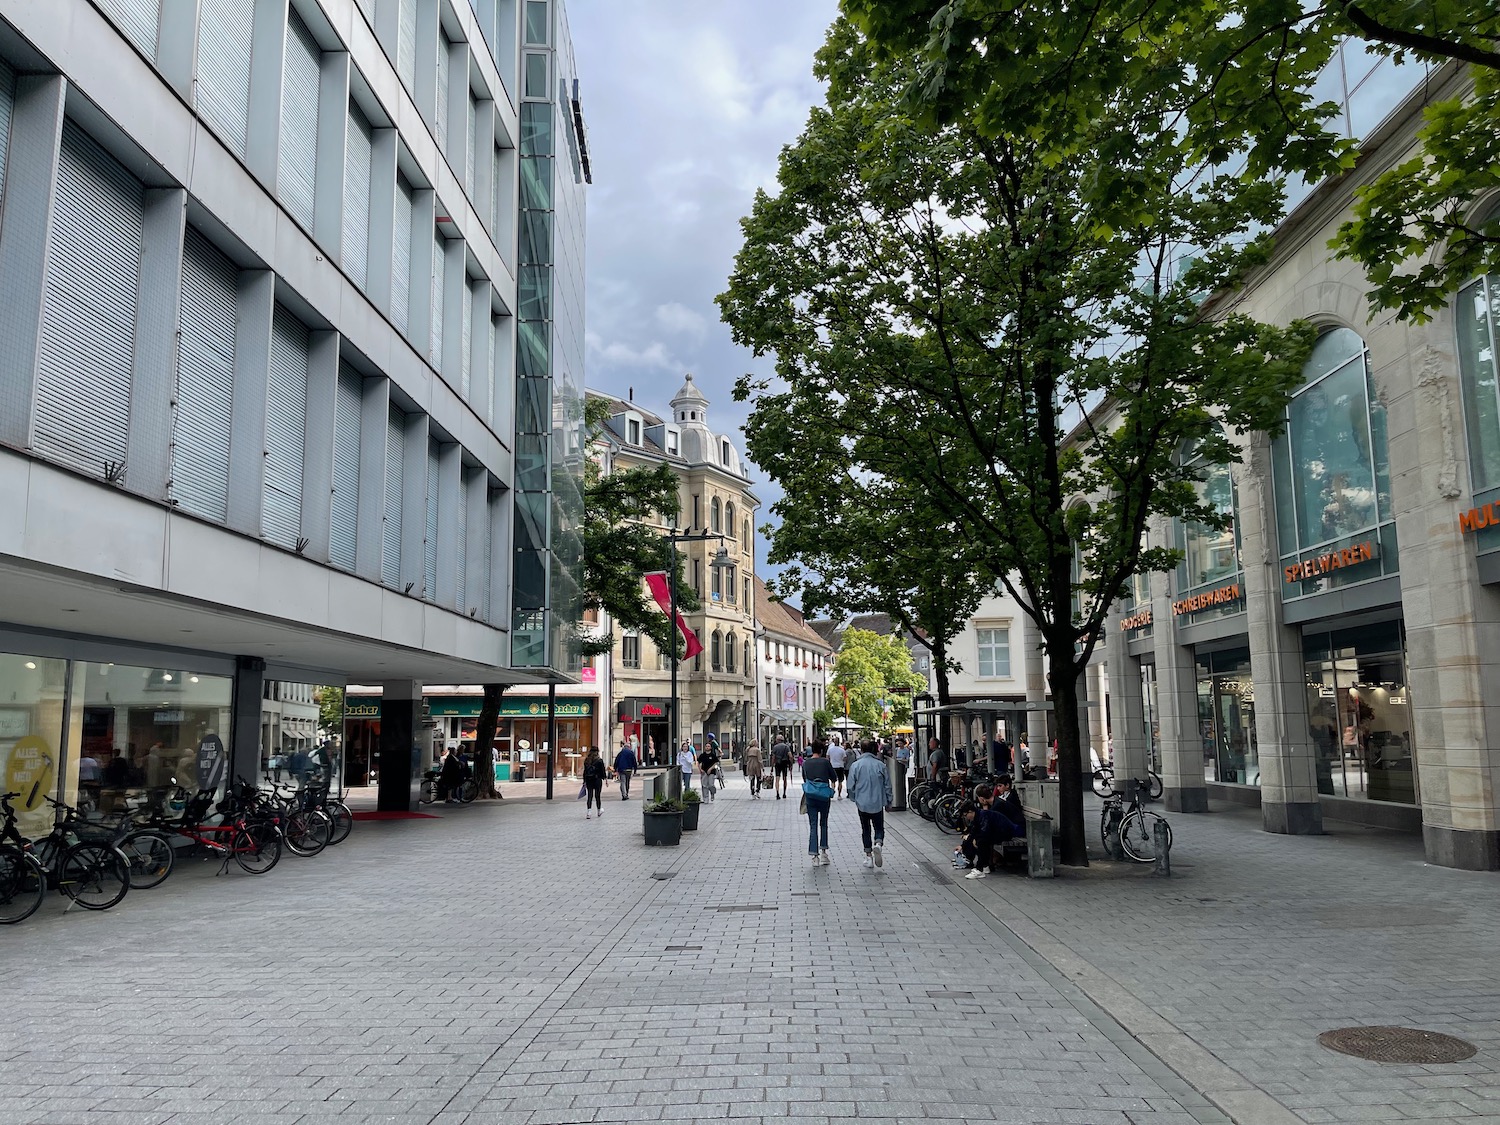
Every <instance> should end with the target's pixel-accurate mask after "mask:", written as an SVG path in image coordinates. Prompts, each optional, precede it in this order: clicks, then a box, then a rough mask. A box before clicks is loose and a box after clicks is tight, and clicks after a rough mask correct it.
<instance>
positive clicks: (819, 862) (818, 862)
mask: <svg viewBox="0 0 1500 1125" xmlns="http://www.w3.org/2000/svg"><path fill="white" fill-rule="evenodd" d="M812 861H813V866H814V867H822V866H823V857H822V856H820V855H815V856H813V857H812Z"/></svg>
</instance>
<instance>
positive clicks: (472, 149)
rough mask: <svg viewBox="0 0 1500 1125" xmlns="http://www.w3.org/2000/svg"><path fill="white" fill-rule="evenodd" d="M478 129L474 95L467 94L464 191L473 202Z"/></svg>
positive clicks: (477, 110)
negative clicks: (467, 111)
mask: <svg viewBox="0 0 1500 1125" xmlns="http://www.w3.org/2000/svg"><path fill="white" fill-rule="evenodd" d="M478 128H479V106H478V105H476V104H475V102H474V93H473V91H472V90H471V91H470V92H469V130H468V135H467V136H466V137H464V144H465V151H464V190H465V191H467V192H468V193H469V200H470V202H473V200H474V167H475V162H476V161H477V159H478V152H479V137H478V136H477V135H476V133H477V130H478Z"/></svg>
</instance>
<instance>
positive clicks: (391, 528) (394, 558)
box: [380, 407, 406, 590]
mask: <svg viewBox="0 0 1500 1125" xmlns="http://www.w3.org/2000/svg"><path fill="white" fill-rule="evenodd" d="M405 470H406V415H405V414H403V413H401V411H399V410H397V409H396V408H395V407H392V408H391V412H390V415H389V417H388V419H387V422H386V437H385V530H384V538H385V550H384V551H383V552H382V554H381V560H380V577H381V580H382V581H384V582H385V584H386V585H387V586H390V587H391V588H392V589H397V590H399V589H400V588H401V482H402V477H403V476H404V474H405Z"/></svg>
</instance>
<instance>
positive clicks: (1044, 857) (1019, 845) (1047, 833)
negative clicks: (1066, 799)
mask: <svg viewBox="0 0 1500 1125" xmlns="http://www.w3.org/2000/svg"><path fill="white" fill-rule="evenodd" d="M1021 811H1022V812H1023V813H1024V814H1025V815H1026V834H1025V835H1024V836H1012V837H1011V838H1010V839H1009V840H1006V841H1004V842H1003V843H1002V844H1000V846H999V847H997V848H996V849H995V851H996V855H995V858H996V859H997V860H998V861H1000V862H1001V863H1005V862H1007V861H1008V860H1011V859H1017V860H1019V859H1022V858H1024V859H1025V860H1026V875H1027V877H1028V878H1031V879H1050V878H1052V877H1053V876H1054V875H1055V874H1056V872H1055V870H1054V869H1053V866H1052V818H1051V817H1050V816H1048V815H1047V814H1046V813H1044V812H1043V811H1042V810H1041V809H1036V808H1032V807H1031V806H1030V805H1022V806H1021Z"/></svg>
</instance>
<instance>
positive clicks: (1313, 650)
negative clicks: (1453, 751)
mask: <svg viewBox="0 0 1500 1125" xmlns="http://www.w3.org/2000/svg"><path fill="white" fill-rule="evenodd" d="M1303 655H1304V658H1305V659H1306V663H1307V725H1308V734H1309V735H1310V736H1311V738H1312V741H1313V746H1314V751H1315V753H1316V754H1317V772H1318V792H1320V793H1326V794H1328V795H1330V796H1334V797H1363V798H1366V799H1368V800H1372V801H1391V802H1394V803H1396V804H1407V805H1413V804H1417V803H1418V801H1419V800H1420V790H1419V786H1418V783H1417V770H1416V756H1415V754H1414V753H1413V747H1412V724H1411V704H1410V698H1409V695H1408V688H1407V683H1406V661H1405V653H1404V646H1403V644H1402V639H1401V628H1400V625H1399V624H1397V623H1395V622H1390V623H1385V624H1382V625H1375V626H1368V627H1364V628H1360V629H1346V630H1340V631H1337V632H1324V633H1310V634H1305V635H1304V637H1303Z"/></svg>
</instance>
